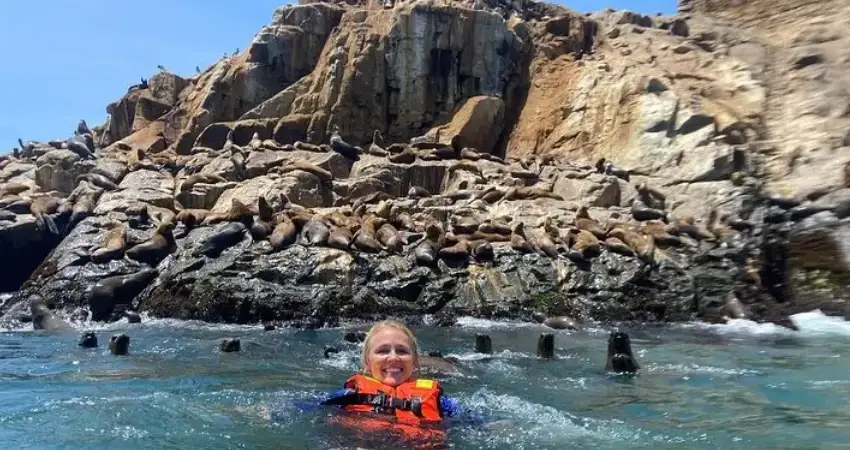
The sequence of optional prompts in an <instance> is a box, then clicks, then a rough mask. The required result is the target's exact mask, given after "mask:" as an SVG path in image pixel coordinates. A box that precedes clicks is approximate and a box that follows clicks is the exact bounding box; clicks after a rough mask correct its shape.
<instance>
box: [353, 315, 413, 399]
mask: <svg viewBox="0 0 850 450" xmlns="http://www.w3.org/2000/svg"><path fill="white" fill-rule="evenodd" d="M370 344H371V345H370V348H369V351H368V352H367V353H366V361H365V362H366V370H368V371H369V373H370V374H371V376H372V378H374V379H376V380H378V381H380V382H382V383H384V384H386V385H387V386H392V387H396V386H398V385H400V384H402V383H404V382H405V381H407V380H409V379H410V378H411V376H413V370H414V368H415V366H416V361H417V355H416V354H414V352H413V346H412V345H411V342H410V340H409V339H408V338H407V335H405V334H404V332H403V331H401V330H399V329H396V328H384V329H382V330H379V331H376V332H375V334H374V335H373V336H372V340H371V342H370Z"/></svg>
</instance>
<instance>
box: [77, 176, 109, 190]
mask: <svg viewBox="0 0 850 450" xmlns="http://www.w3.org/2000/svg"><path fill="white" fill-rule="evenodd" d="M81 180H88V182H89V183H91V184H92V185H93V186H97V187H99V188H101V189H105V190H107V191H114V190H117V189H118V185H117V184H115V183H113V182H112V180H110V179H109V178H106V177H105V176H103V175H101V174H99V173H94V172H89V173H87V174H83V175H80V176H78V177H77V179H76V180H75V181H74V182H75V183H79V182H80V181H81Z"/></svg>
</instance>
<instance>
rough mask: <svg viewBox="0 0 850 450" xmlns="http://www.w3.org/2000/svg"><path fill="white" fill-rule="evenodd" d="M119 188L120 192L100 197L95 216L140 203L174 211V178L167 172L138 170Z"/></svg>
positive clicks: (125, 178) (122, 182) (123, 181)
mask: <svg viewBox="0 0 850 450" xmlns="http://www.w3.org/2000/svg"><path fill="white" fill-rule="evenodd" d="M118 187H119V190H117V191H112V192H106V193H104V194H103V195H102V196H101V197H100V201H99V202H98V204H97V208H95V210H94V213H95V214H98V215H100V214H106V213H108V212H109V211H112V210H119V209H126V208H127V207H128V206H129V205H133V204H136V203H139V202H143V203H148V204H150V205H153V206H158V207H161V208H167V209H174V178H173V177H172V176H171V175H170V174H169V173H167V172H154V171H152V170H137V171H135V172H131V173H129V174H127V176H125V177H124V179H123V180H121V184H119V185H118Z"/></svg>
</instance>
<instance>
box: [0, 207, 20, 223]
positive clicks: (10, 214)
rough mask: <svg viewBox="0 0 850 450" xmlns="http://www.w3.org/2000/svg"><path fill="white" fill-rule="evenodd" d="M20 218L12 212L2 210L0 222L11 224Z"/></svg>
mask: <svg viewBox="0 0 850 450" xmlns="http://www.w3.org/2000/svg"><path fill="white" fill-rule="evenodd" d="M17 218H18V215H17V214H15V213H13V212H12V211H6V210H5V209H0V221H2V220H7V221H9V222H14V221H15V220H16V219H17Z"/></svg>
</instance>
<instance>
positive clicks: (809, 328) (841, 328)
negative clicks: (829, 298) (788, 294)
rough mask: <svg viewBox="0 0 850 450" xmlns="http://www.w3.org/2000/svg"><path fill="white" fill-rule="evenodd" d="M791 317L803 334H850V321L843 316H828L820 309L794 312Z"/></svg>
mask: <svg viewBox="0 0 850 450" xmlns="http://www.w3.org/2000/svg"><path fill="white" fill-rule="evenodd" d="M790 319H791V321H792V322H793V323H794V325H796V326H797V328H799V329H800V333H801V334H803V335H808V336H850V322H847V321H846V320H844V319H842V318H841V317H830V316H827V315H826V314H824V313H823V312H821V310H819V309H816V310H814V311H810V312H805V313H800V314H794V315H793V316H791V317H790Z"/></svg>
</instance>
